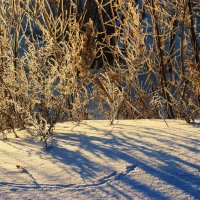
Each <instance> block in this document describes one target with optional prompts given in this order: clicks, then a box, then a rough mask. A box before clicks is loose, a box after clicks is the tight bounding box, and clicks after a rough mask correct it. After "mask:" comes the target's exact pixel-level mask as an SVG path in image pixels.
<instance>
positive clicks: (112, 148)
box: [0, 120, 200, 200]
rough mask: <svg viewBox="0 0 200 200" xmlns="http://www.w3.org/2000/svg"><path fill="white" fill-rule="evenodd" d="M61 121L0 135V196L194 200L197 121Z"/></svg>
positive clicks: (199, 177)
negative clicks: (48, 136)
mask: <svg viewBox="0 0 200 200" xmlns="http://www.w3.org/2000/svg"><path fill="white" fill-rule="evenodd" d="M167 124H168V125H169V127H167V126H166V124H165V122H164V121H162V120H124V121H116V122H115V124H114V125H112V126H110V125H109V121H101V120H99V121H98V120H95V121H92V120H91V121H82V122H80V123H75V122H66V123H60V124H57V126H56V133H55V136H54V138H53V141H52V146H51V147H50V148H48V149H47V150H45V149H44V148H43V146H42V144H41V142H40V141H38V140H36V139H35V140H33V138H31V137H29V136H28V135H26V133H25V132H23V131H19V132H18V133H19V135H20V137H21V138H14V137H13V135H12V134H11V133H10V134H8V138H9V140H0V199H3V200H4V199H6V200H7V199H8V200H9V199H16V200H18V199H37V200H40V199H50V200H51V199H52V200H55V199H69V200H73V199H75V200H76V199H80V200H81V199H87V200H88V199H95V200H97V199H117V200H118V199H119V200H120V199H158V200H159V199H160V200H162V199H175V200H176V199H178V200H179V199H184V200H185V199H200V123H196V124H191V125H188V124H186V123H185V122H184V121H178V120H176V121H173V120H167Z"/></svg>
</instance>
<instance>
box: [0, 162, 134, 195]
mask: <svg viewBox="0 0 200 200" xmlns="http://www.w3.org/2000/svg"><path fill="white" fill-rule="evenodd" d="M136 167H137V165H130V166H127V167H126V169H125V170H124V171H123V172H120V173H117V172H116V171H114V172H112V173H111V174H109V175H108V176H105V177H103V178H101V179H98V180H97V181H96V182H93V183H88V184H37V185H36V184H16V183H7V182H0V187H12V189H11V190H12V191H15V190H17V189H40V188H41V189H54V188H56V189H63V188H66V189H83V188H89V187H97V186H101V185H104V184H106V183H109V182H112V181H114V180H120V179H123V177H125V176H127V175H128V174H129V173H130V172H132V171H133V170H134V169H135V168H136Z"/></svg>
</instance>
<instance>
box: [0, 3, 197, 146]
mask: <svg viewBox="0 0 200 200" xmlns="http://www.w3.org/2000/svg"><path fill="white" fill-rule="evenodd" d="M89 3H90V4H89ZM89 5H90V6H94V10H95V9H97V8H98V14H97V15H98V18H97V19H96V21H95V18H94V16H93V15H92V11H91V9H90V7H89ZM199 10H200V7H199V4H198V1H195V0H194V1H190V0H184V1H183V0H181V1H180V0H173V1H159V0H151V1H149V0H144V1H142V3H140V4H137V1H136V3H133V2H132V1H125V0H118V1H113V0H106V1H98V0H95V1H84V4H81V3H80V2H79V1H66V0H60V1H48V0H40V1H32V0H26V1H20V0H19V1H11V0H2V1H1V2H0V129H1V131H3V134H4V138H6V134H5V131H7V130H13V132H14V133H15V128H23V129H26V130H27V131H28V132H29V133H30V134H31V135H34V136H39V137H40V138H41V139H42V140H43V141H45V143H46V145H47V140H48V139H49V138H50V137H51V136H52V134H53V129H54V125H55V123H57V122H58V121H66V120H82V119H90V118H93V117H94V116H93V114H94V112H98V113H101V115H102V117H104V118H109V119H110V120H111V123H113V121H114V120H115V119H134V118H164V119H165V118H185V119H186V121H187V122H190V121H191V120H192V119H193V118H195V117H199V106H200V85H199V81H200V78H199V77H200V74H199V73H200V72H199V29H200V27H199V20H200V18H199ZM89 14H91V18H90V15H89ZM91 105H92V106H91ZM158 105H159V106H158ZM15 135H16V137H17V134H16V133H15Z"/></svg>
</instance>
